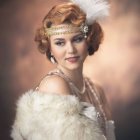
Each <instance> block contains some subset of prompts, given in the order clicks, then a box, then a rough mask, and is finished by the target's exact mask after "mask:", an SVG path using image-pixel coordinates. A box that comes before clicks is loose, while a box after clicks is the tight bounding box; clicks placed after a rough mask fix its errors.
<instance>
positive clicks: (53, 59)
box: [50, 55, 56, 64]
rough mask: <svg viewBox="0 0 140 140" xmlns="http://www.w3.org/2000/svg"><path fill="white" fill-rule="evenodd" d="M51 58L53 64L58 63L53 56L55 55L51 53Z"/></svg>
mask: <svg viewBox="0 0 140 140" xmlns="http://www.w3.org/2000/svg"><path fill="white" fill-rule="evenodd" d="M50 60H51V62H52V63H53V64H55V63H56V61H55V58H54V56H53V55H51V57H50Z"/></svg>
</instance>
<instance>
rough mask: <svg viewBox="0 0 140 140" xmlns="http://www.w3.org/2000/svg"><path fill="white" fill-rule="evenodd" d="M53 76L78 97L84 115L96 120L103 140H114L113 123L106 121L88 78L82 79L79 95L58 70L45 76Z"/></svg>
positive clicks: (77, 90) (70, 81)
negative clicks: (64, 82) (83, 109)
mask: <svg viewBox="0 0 140 140" xmlns="http://www.w3.org/2000/svg"><path fill="white" fill-rule="evenodd" d="M53 75H57V76H60V77H62V78H63V79H64V80H65V81H66V82H67V83H68V84H69V87H70V89H71V93H72V94H73V95H74V96H76V97H78V98H79V100H80V101H81V102H82V103H83V104H84V105H85V111H84V115H86V116H88V117H89V118H91V119H93V120H95V119H97V121H98V123H99V127H100V129H101V131H102V133H103V135H104V136H105V140H115V133H114V121H113V120H107V117H106V114H105V112H104V110H103V107H102V103H101V101H100V100H99V97H98V95H97V94H96V92H95V89H94V84H93V83H92V82H91V80H90V79H89V78H88V77H84V79H83V84H84V88H85V89H84V88H83V91H82V92H83V93H80V90H79V89H78V88H77V87H76V85H75V84H74V83H73V81H72V80H71V79H70V78H69V77H68V76H67V75H65V74H64V73H63V72H62V71H61V70H60V69H56V70H54V71H50V72H49V73H48V74H47V77H50V76H53ZM85 95H86V96H85Z"/></svg>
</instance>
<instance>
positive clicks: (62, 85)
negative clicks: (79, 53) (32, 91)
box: [38, 75, 71, 95]
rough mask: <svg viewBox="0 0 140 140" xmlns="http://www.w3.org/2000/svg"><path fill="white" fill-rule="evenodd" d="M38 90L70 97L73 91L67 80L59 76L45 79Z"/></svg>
mask: <svg viewBox="0 0 140 140" xmlns="http://www.w3.org/2000/svg"><path fill="white" fill-rule="evenodd" d="M38 90H39V91H41V92H43V93H49V94H50V93H51V94H60V95H70V94H71V90H70V87H69V84H68V83H67V81H66V80H65V79H63V78H62V77H60V76H58V75H52V76H49V77H45V78H44V79H43V80H42V81H41V82H40V85H39V87H38Z"/></svg>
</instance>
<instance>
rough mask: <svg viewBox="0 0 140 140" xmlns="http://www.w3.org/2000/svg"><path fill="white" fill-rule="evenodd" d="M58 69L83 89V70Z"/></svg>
mask: <svg viewBox="0 0 140 140" xmlns="http://www.w3.org/2000/svg"><path fill="white" fill-rule="evenodd" d="M58 69H60V70H61V71H62V72H63V73H64V74H65V75H66V76H68V77H69V78H70V79H71V81H72V82H73V83H75V85H76V86H77V87H78V88H79V89H82V88H83V82H82V81H83V68H79V69H76V70H69V69H65V68H63V67H58Z"/></svg>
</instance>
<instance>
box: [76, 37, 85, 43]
mask: <svg viewBox="0 0 140 140" xmlns="http://www.w3.org/2000/svg"><path fill="white" fill-rule="evenodd" d="M83 40H84V37H83V36H79V37H76V38H75V39H74V42H76V43H79V42H81V41H83Z"/></svg>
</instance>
